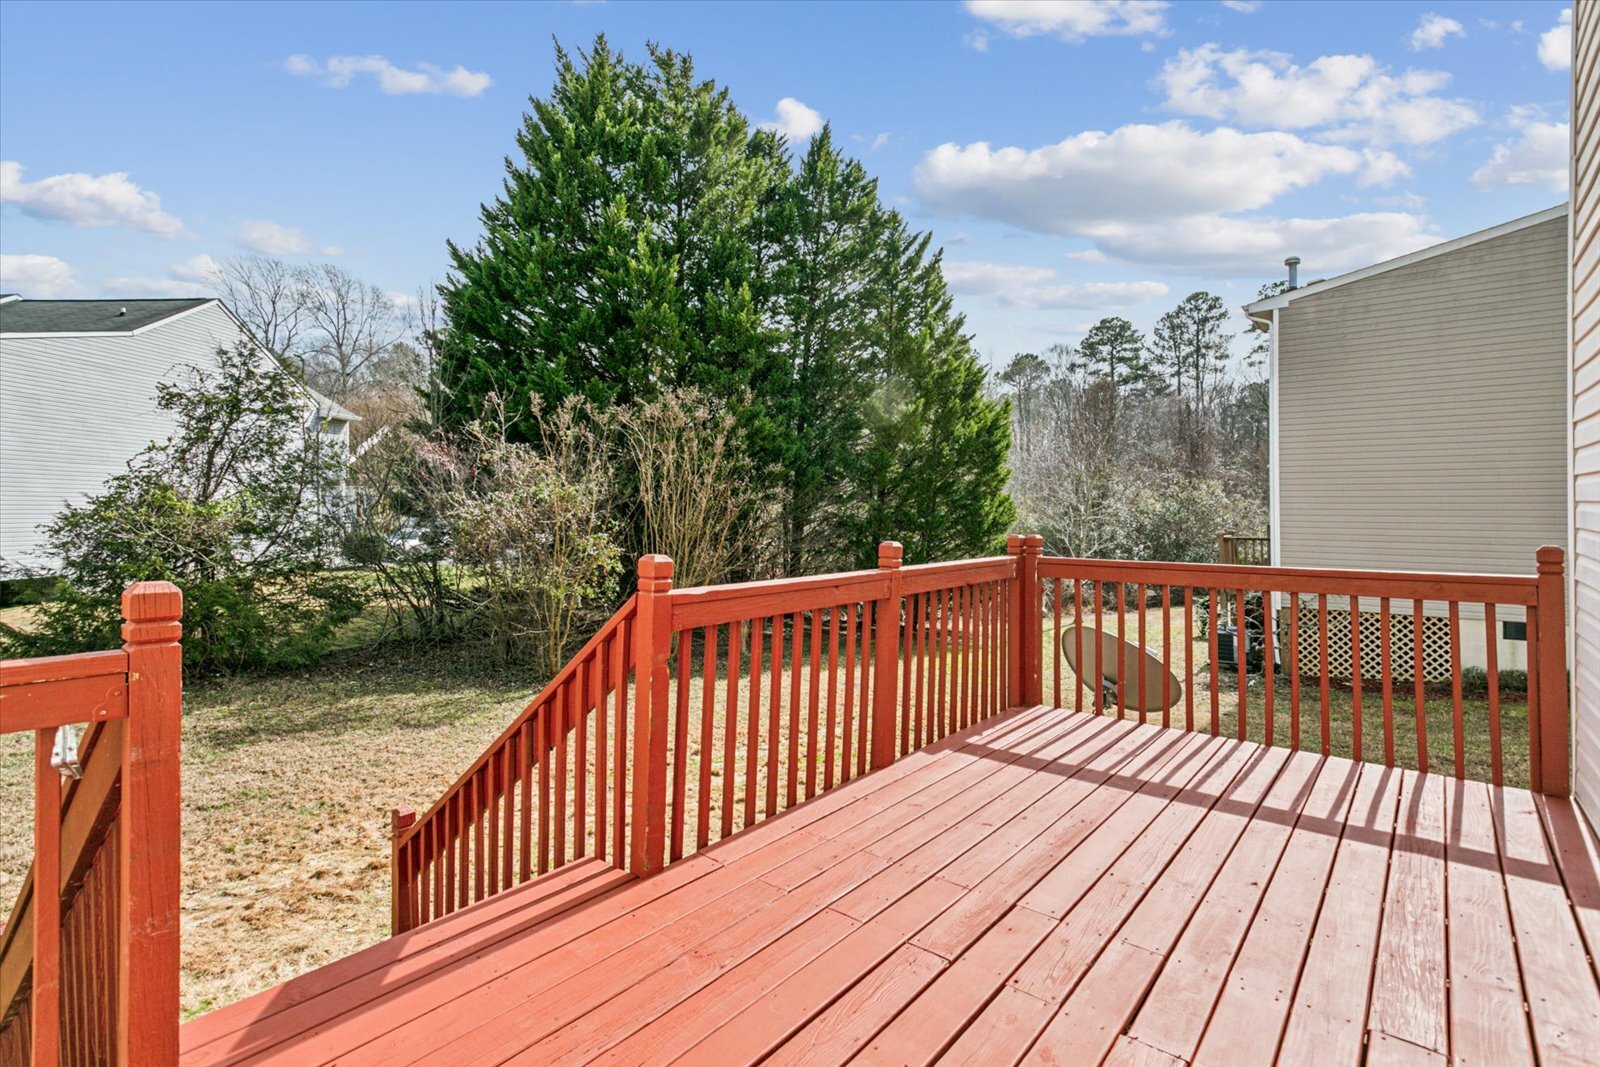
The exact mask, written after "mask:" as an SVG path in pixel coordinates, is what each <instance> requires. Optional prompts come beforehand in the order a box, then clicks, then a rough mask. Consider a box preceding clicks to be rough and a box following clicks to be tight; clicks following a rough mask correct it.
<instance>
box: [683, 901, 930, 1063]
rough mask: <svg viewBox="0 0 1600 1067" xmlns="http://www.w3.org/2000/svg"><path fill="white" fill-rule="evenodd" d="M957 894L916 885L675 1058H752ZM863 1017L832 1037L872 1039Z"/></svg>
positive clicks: (898, 944) (876, 963)
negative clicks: (874, 918) (843, 1033)
mask: <svg viewBox="0 0 1600 1067" xmlns="http://www.w3.org/2000/svg"><path fill="white" fill-rule="evenodd" d="M960 894H961V887H960V886H957V885H953V884H952V883H950V882H945V881H942V880H940V879H938V878H934V879H931V880H930V881H928V882H926V883H925V884H923V885H922V886H919V887H918V888H917V889H916V890H914V891H913V892H912V893H910V894H908V895H907V896H906V897H905V898H904V899H903V900H901V901H900V902H898V903H896V904H895V905H893V906H892V907H890V908H888V909H886V910H885V911H884V912H883V913H882V914H881V915H880V916H879V918H878V920H877V921H875V922H871V923H867V924H866V925H864V926H862V927H861V928H860V929H859V930H857V931H856V932H855V933H854V934H852V935H850V936H849V937H847V938H845V939H844V940H843V941H841V942H839V944H838V945H835V946H834V947H833V948H832V949H830V950H829V951H827V952H825V953H823V954H822V955H821V956H819V957H818V958H817V959H816V960H815V961H813V962H812V963H810V964H809V965H807V966H806V967H803V968H801V970H800V971H799V972H798V973H797V974H795V975H793V976H792V977H790V978H788V979H786V980H785V981H782V982H779V983H777V984H775V985H773V986H771V987H770V988H769V990H768V991H767V992H766V993H765V994H764V995H763V996H762V997H761V999H760V1000H758V1001H756V1003H755V1004H753V1005H751V1006H750V1007H748V1008H746V1009H745V1010H744V1011H742V1012H739V1013H738V1014H736V1015H734V1016H733V1017H732V1018H731V1019H729V1020H728V1021H727V1022H726V1023H725V1024H724V1025H723V1026H722V1027H720V1028H719V1029H717V1030H716V1031H714V1032H713V1033H712V1034H710V1035H708V1036H707V1037H706V1038H705V1039H704V1040H702V1041H700V1042H699V1043H698V1044H697V1045H695V1046H694V1047H693V1048H691V1049H689V1050H688V1051H687V1052H686V1053H685V1054H684V1055H683V1056H682V1057H681V1058H680V1059H678V1060H676V1061H674V1062H676V1063H682V1064H686V1065H687V1064H703V1065H706V1067H721V1065H723V1064H728V1063H753V1062H755V1061H756V1060H758V1059H760V1058H761V1056H763V1055H765V1054H766V1053H767V1052H769V1051H771V1050H773V1049H775V1048H777V1047H778V1046H779V1045H780V1044H781V1043H782V1042H783V1041H785V1040H786V1039H787V1038H788V1037H789V1036H790V1035H792V1034H794V1033H796V1032H798V1031H799V1030H800V1029H801V1028H802V1027H804V1026H806V1025H807V1024H808V1023H809V1022H811V1021H812V1020H813V1019H815V1018H819V1017H820V1013H822V1012H823V1010H824V1009H825V1008H827V1007H828V1005H829V1004H831V1003H832V1002H833V1001H834V1000H835V998H837V997H839V995H840V993H841V992H842V991H844V990H847V989H850V988H852V987H853V986H855V985H856V984H857V983H858V982H860V981H861V980H862V977H863V976H864V975H867V974H870V973H871V972H872V971H873V970H874V968H876V967H877V966H879V965H880V964H881V963H882V961H884V960H885V959H887V958H888V957H889V956H891V955H892V954H894V953H895V952H897V951H899V949H900V948H901V946H903V945H904V944H905V942H906V939H907V938H909V937H910V936H911V933H912V932H913V931H914V930H915V929H917V927H919V926H921V925H922V924H923V923H926V922H927V920H928V918H929V917H930V916H931V915H934V914H937V913H938V911H939V910H940V909H941V908H944V907H947V906H948V905H949V903H950V901H952V900H954V899H955V898H956V897H957V896H959V895H960ZM864 1018H866V1016H861V1017H854V1016H851V1017H847V1018H846V1019H845V1020H844V1023H845V1025H846V1027H847V1029H848V1034H847V1036H846V1037H844V1038H836V1039H835V1040H842V1041H845V1042H846V1043H849V1042H851V1041H853V1040H856V1039H859V1040H860V1041H864V1040H865V1039H866V1037H870V1036H871V1035H870V1033H869V1034H866V1035H861V1034H860V1033H859V1030H860V1027H861V1025H862V1019H864ZM874 1029H876V1028H875V1027H874Z"/></svg>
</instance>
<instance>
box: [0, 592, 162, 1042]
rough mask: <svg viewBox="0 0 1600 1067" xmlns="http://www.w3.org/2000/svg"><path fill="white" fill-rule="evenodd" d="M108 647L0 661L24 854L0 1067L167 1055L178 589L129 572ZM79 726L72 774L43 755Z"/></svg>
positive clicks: (4, 975)
mask: <svg viewBox="0 0 1600 1067" xmlns="http://www.w3.org/2000/svg"><path fill="white" fill-rule="evenodd" d="M122 614H123V619H124V622H123V627H122V636H123V640H124V641H125V642H126V643H125V644H124V646H123V648H122V649H121V650H119V651H115V652H91V653H87V654H83V655H76V656H52V657H48V658H44V659H32V660H6V661H4V662H3V663H0V733H22V732H31V733H33V735H34V760H33V766H34V811H33V834H34V863H33V868H32V870H31V871H30V872H29V874H28V876H27V877H26V879H25V880H24V881H23V884H22V889H21V892H20V893H19V894H18V897H17V901H16V903H15V905H14V906H13V907H12V909H11V913H10V917H9V919H8V920H7V922H6V927H5V930H4V932H3V933H0V1063H5V1064H8V1065H9V1064H12V1063H16V1064H22V1063H25V1062H31V1063H33V1064H35V1065H49V1067H55V1065H56V1064H67V1065H77V1064H84V1065H88V1064H97V1065H98V1064H108V1063H115V1064H120V1065H131V1064H140V1065H143V1064H149V1065H153V1067H163V1065H168V1064H175V1063H176V1062H177V1057H178V891H179V859H178V857H179V852H180V843H179V806H178V804H179V776H178V751H179V728H180V721H181V703H182V686H183V655H182V650H181V649H180V647H179V645H178V638H179V635H180V629H181V627H180V623H179V620H180V619H181V618H182V615H183V597H182V594H180V593H179V591H178V589H177V587H176V586H174V585H172V584H171V583H168V582H141V583H139V584H137V585H134V586H131V587H130V588H129V589H128V590H127V592H125V593H124V594H123V598H122ZM76 723H88V724H89V727H88V729H87V731H86V732H85V735H84V738H83V741H82V743H81V746H80V752H81V758H80V765H81V767H82V777H81V778H79V779H77V780H75V781H72V782H71V783H70V784H68V785H65V786H64V785H63V782H62V776H61V774H60V773H59V772H58V771H57V770H56V768H55V767H54V766H53V765H52V761H51V750H52V748H53V747H54V744H55V738H56V731H57V729H58V728H60V727H63V726H68V725H71V724H76Z"/></svg>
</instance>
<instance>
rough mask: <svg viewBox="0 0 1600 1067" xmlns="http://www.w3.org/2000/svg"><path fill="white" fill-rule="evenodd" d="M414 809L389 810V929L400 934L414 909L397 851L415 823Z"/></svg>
mask: <svg viewBox="0 0 1600 1067" xmlns="http://www.w3.org/2000/svg"><path fill="white" fill-rule="evenodd" d="M416 822H417V813H416V810H415V809H414V808H395V809H394V810H392V811H391V812H389V932H390V933H391V934H402V933H405V932H406V931H407V930H409V929H411V917H412V915H413V914H414V913H415V911H416V902H415V901H414V900H413V899H412V896H413V887H412V884H411V876H410V874H409V873H408V872H407V871H406V870H405V869H404V865H403V863H402V862H401V857H400V854H401V852H402V851H403V850H404V848H405V846H404V845H403V844H401V838H402V837H403V836H404V835H405V832H406V831H407V830H409V829H411V827H413V826H415V825H416Z"/></svg>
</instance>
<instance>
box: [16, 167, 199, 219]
mask: <svg viewBox="0 0 1600 1067" xmlns="http://www.w3.org/2000/svg"><path fill="white" fill-rule="evenodd" d="M0 203H3V204H16V205H17V206H18V207H19V208H21V209H22V211H23V213H24V214H26V215H32V216H33V217H34V218H37V219H50V220H52V221H54V222H65V223H67V224H68V225H70V226H79V227H101V226H127V227H130V228H132V229H135V230H143V231H144V232H145V233H153V234H155V235H156V236H157V237H187V236H188V235H189V231H188V230H187V229H186V228H185V227H184V225H183V223H181V222H179V221H178V220H177V219H175V218H173V217H172V216H171V215H168V214H167V213H166V212H165V211H162V210H161V198H160V197H159V196H157V195H156V194H155V193H152V192H150V191H149V190H148V189H141V188H140V187H139V186H138V185H136V184H134V183H133V182H131V181H129V180H128V175H127V173H126V172H125V171H117V172H115V173H111V174H101V175H92V174H81V173H73V174H57V175H54V176H52V177H49V178H41V179H40V180H38V181H36V182H29V181H24V180H23V178H22V164H21V163H15V162H11V161H9V160H8V161H5V162H0Z"/></svg>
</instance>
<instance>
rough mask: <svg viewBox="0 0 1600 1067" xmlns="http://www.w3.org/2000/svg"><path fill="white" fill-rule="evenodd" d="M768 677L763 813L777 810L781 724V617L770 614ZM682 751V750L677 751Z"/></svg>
mask: <svg viewBox="0 0 1600 1067" xmlns="http://www.w3.org/2000/svg"><path fill="white" fill-rule="evenodd" d="M771 623H772V651H771V653H769V655H770V656H771V660H772V662H771V666H770V668H769V669H770V671H771V676H770V678H769V679H768V682H769V684H768V686H767V692H768V696H767V793H766V797H765V805H766V806H765V808H764V812H765V814H767V815H773V814H775V813H776V812H777V810H778V742H779V740H780V735H781V732H782V724H783V616H782V615H773V616H772V618H771ZM680 751H681V749H680Z"/></svg>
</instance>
